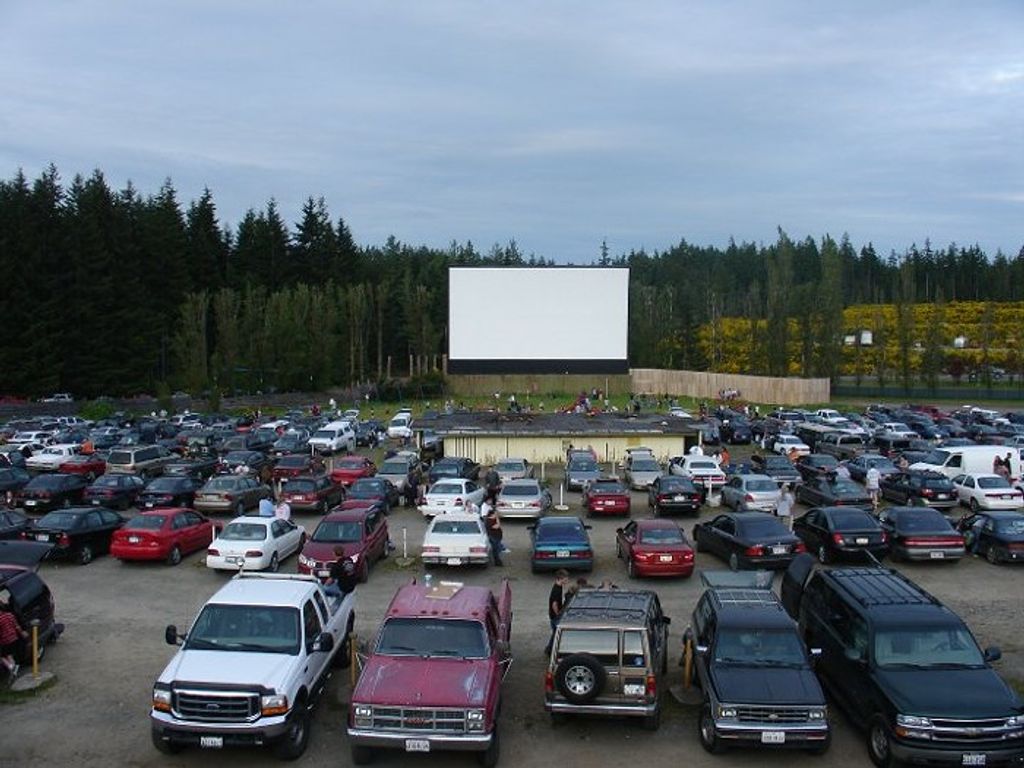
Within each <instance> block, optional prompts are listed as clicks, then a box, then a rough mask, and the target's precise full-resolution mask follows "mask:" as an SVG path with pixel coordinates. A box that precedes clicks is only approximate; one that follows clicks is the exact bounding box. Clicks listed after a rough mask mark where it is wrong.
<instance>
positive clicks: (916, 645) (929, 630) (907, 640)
mask: <svg viewBox="0 0 1024 768" xmlns="http://www.w3.org/2000/svg"><path fill="white" fill-rule="evenodd" d="M875 661H876V662H877V663H878V666H880V667H913V668H921V669H927V668H929V667H932V668H943V667H982V666H984V665H985V659H984V658H983V657H982V655H981V651H980V650H978V645H977V643H975V642H974V638H973V637H971V634H970V633H969V632H968V631H967V630H966V629H965V628H964V627H957V626H950V627H906V628H897V629H885V630H879V631H878V632H877V633H876V634H875Z"/></svg>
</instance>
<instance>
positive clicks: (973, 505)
mask: <svg viewBox="0 0 1024 768" xmlns="http://www.w3.org/2000/svg"><path fill="white" fill-rule="evenodd" d="M970 507H971V512H973V513H974V514H978V512H979V511H980V510H981V507H980V505H979V504H978V500H977V499H971V504H970Z"/></svg>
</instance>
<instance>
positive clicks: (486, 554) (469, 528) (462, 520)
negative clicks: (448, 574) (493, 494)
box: [420, 512, 491, 565]
mask: <svg viewBox="0 0 1024 768" xmlns="http://www.w3.org/2000/svg"><path fill="white" fill-rule="evenodd" d="M490 551H491V548H490V544H489V542H488V541H487V532H486V531H485V530H484V521H483V520H482V519H481V518H480V515H477V514H474V513H472V512H447V513H445V514H443V515H438V516H437V517H435V518H434V519H433V520H431V521H430V525H429V527H428V528H427V532H426V533H425V534H424V535H423V550H422V553H421V555H420V557H421V558H422V559H423V564H424V565H487V563H488V562H490Z"/></svg>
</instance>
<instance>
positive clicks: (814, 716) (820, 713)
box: [807, 707, 828, 720]
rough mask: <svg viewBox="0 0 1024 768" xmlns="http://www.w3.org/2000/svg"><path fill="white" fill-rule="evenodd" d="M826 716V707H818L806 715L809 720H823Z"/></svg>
mask: <svg viewBox="0 0 1024 768" xmlns="http://www.w3.org/2000/svg"><path fill="white" fill-rule="evenodd" d="M827 714H828V709H827V708H826V707H819V708H818V709H812V710H810V711H809V712H808V713H807V716H808V717H809V718H810V719H811V720H824V719H825V717H826V715H827Z"/></svg>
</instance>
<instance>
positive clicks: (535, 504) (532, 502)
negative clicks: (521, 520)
mask: <svg viewBox="0 0 1024 768" xmlns="http://www.w3.org/2000/svg"><path fill="white" fill-rule="evenodd" d="M530 506H531V507H540V502H539V501H531V502H530Z"/></svg>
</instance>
